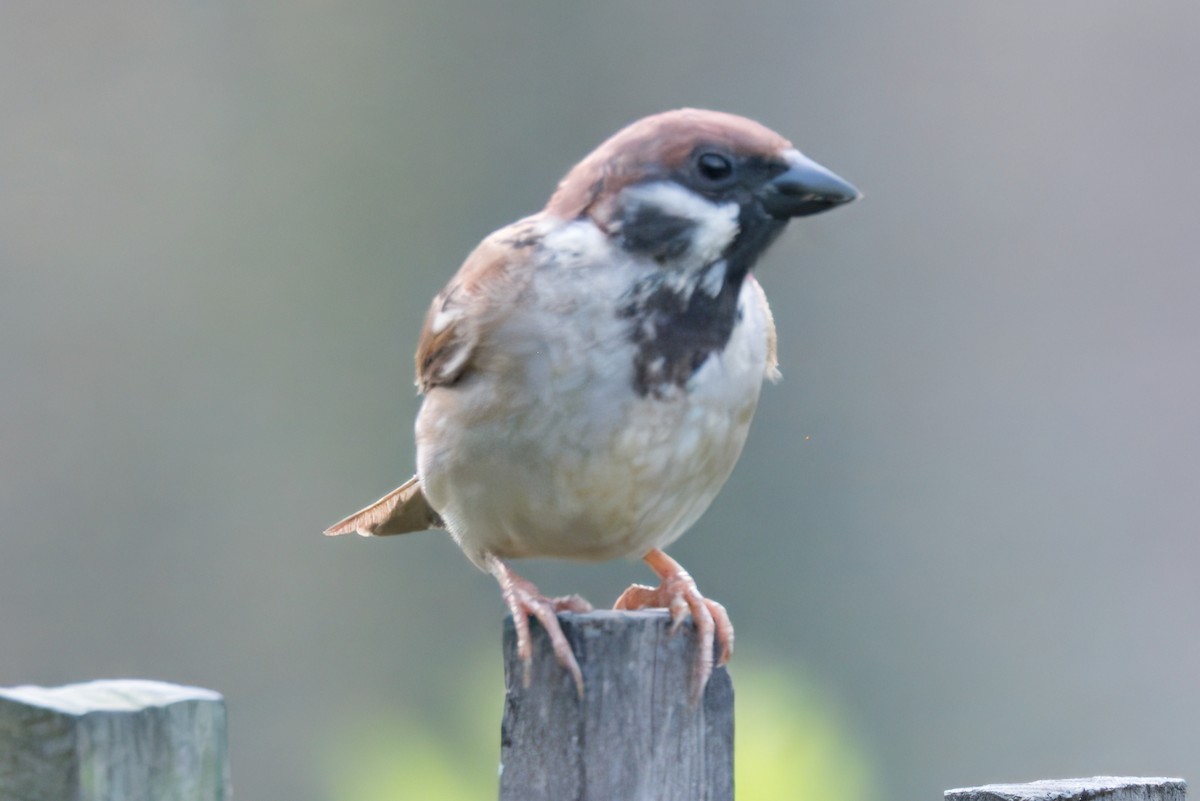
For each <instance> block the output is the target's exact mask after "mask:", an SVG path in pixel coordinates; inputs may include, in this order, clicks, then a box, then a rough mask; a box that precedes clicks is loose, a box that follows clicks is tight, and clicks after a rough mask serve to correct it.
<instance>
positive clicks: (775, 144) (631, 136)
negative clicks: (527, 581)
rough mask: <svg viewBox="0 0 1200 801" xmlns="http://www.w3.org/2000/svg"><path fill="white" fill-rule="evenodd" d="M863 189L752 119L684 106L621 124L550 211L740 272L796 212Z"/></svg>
mask: <svg viewBox="0 0 1200 801" xmlns="http://www.w3.org/2000/svg"><path fill="white" fill-rule="evenodd" d="M859 196H860V195H859V192H858V190H857V189H855V188H854V187H853V186H852V185H851V184H850V183H848V182H847V181H845V180H844V179H842V178H839V177H838V176H837V175H835V174H834V173H832V172H830V171H829V170H827V169H825V168H824V167H822V166H821V165H819V164H817V163H816V162H815V161H813V160H811V159H809V158H808V157H807V156H805V155H803V154H802V153H800V151H799V150H797V149H796V148H795V147H793V146H792V144H791V142H789V141H788V140H787V139H785V138H783V137H782V136H780V135H779V134H777V133H775V132H774V131H772V130H771V129H769V128H767V127H765V126H763V125H761V124H759V123H757V122H754V121H753V120H750V119H747V118H745V117H739V116H737V115H734V114H726V113H722V112H716V111H703V110H699V109H679V110H676V111H668V112H665V113H662V114H655V115H653V116H650V117H646V118H643V119H641V120H638V121H637V122H634V123H633V124H631V125H629V126H628V127H626V128H624V129H622V130H621V131H618V132H617V133H616V134H614V135H613V136H612V137H610V138H609V139H608V140H607V141H605V142H604V143H603V144H601V145H600V146H599V147H598V148H596V149H595V150H594V151H592V153H591V154H589V155H588V156H587V157H586V158H584V159H583V160H582V161H581V162H579V164H577V165H576V166H575V167H574V168H573V169H572V170H571V171H570V172H569V173H567V175H566V177H564V178H563V180H562V181H561V182H560V183H559V186H558V189H557V191H556V192H555V193H554V195H553V196H552V197H551V198H550V202H549V203H548V204H547V206H546V212H547V213H548V214H551V215H554V216H556V217H559V218H562V219H568V220H570V219H577V218H580V217H588V218H590V219H591V220H592V221H593V222H594V223H595V224H596V225H597V226H598V227H600V228H601V229H602V230H604V231H605V232H606V233H608V234H609V236H611V237H613V238H614V239H615V240H616V241H617V242H618V243H619V244H620V245H621V247H623V248H624V249H625V250H627V251H629V252H630V253H632V254H635V255H638V256H642V257H648V258H651V259H653V260H655V261H657V262H659V263H660V264H663V265H671V264H678V265H690V266H692V267H693V268H694V269H697V268H702V267H706V266H707V265H710V264H713V263H715V262H717V261H723V262H724V263H725V264H726V269H727V271H728V272H727V276H730V277H734V278H740V277H741V276H744V275H745V273H746V272H747V271H748V270H749V269H750V268H751V267H752V266H753V265H754V262H755V261H756V260H757V259H758V257H759V256H760V255H761V254H762V252H763V251H764V250H765V249H766V248H767V247H768V246H769V245H770V244H771V242H773V241H774V239H775V237H776V236H778V234H779V233H780V232H781V231H782V230H783V228H784V227H785V226H786V225H787V223H788V221H789V220H791V219H792V218H793V217H805V216H809V215H812V214H818V213H820V212H822V211H827V210H829V209H832V208H835V207H837V206H840V205H842V204H844V203H848V202H850V201H852V200H855V199H856V198H858V197H859Z"/></svg>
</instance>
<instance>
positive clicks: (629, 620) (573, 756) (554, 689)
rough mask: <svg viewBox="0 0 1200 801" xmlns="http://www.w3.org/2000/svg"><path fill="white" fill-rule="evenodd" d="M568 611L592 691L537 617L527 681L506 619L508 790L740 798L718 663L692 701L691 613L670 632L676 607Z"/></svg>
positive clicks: (514, 796)
mask: <svg viewBox="0 0 1200 801" xmlns="http://www.w3.org/2000/svg"><path fill="white" fill-rule="evenodd" d="M559 620H560V622H561V623H562V628H563V633H564V634H566V636H567V639H568V640H569V641H570V643H571V648H572V650H573V651H574V652H575V657H576V659H577V660H578V661H579V667H580V669H581V670H582V671H583V681H584V697H583V699H582V700H580V698H579V696H578V695H577V694H576V692H575V685H574V684H573V683H572V682H571V678H570V676H569V675H568V674H567V673H566V671H564V670H563V669H562V667H560V666H559V664H558V663H557V662H556V661H555V659H554V653H553V652H552V651H551V649H550V643H549V640H548V639H547V637H546V633H545V631H544V630H543V629H542V628H541V627H540V626H538V625H537V623H536V622H534V621H531V623H532V625H533V632H534V635H533V646H534V647H533V650H534V654H533V670H532V674H531V681H530V684H529V687H528V688H526V687H524V686H523V682H522V676H523V672H522V666H521V662H520V660H519V659H517V656H516V637H515V635H514V631H513V625H512V619H511V618H509V619H508V620H507V621H506V623H505V627H504V676H505V686H506V688H507V692H506V695H505V705H504V722H503V724H502V726H501V734H500V801H615V800H616V799H620V801H643V799H655V801H676V800H677V801H732V799H733V685H732V683H731V682H730V680H729V674H728V673H727V672H726V671H725V669H724V668H717V669H716V670H714V671H713V675H712V678H711V679H710V680H709V682H708V687H707V689H706V691H705V693H704V698H703V699H702V700H701V702H700V703H699V704H698V705H696V706H694V707H693V706H692V704H691V703H689V700H688V698H689V687H690V680H691V672H692V664H693V657H694V653H695V651H694V649H695V647H696V646H695V642H696V638H695V633H694V631H693V630H692V628H691V625H690V623H688V624H685V626H684V627H683V628H682V629H680V631H678V632H677V633H676V634H675V635H671V634H669V633H668V630H669V628H670V618H669V617H668V616H667V613H666V612H665V611H657V610H656V611H645V612H612V611H603V612H589V613H588V614H584V615H574V614H565V613H564V614H561V615H559Z"/></svg>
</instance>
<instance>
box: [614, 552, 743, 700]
mask: <svg viewBox="0 0 1200 801" xmlns="http://www.w3.org/2000/svg"><path fill="white" fill-rule="evenodd" d="M642 558H643V560H644V561H645V562H646V564H647V565H649V566H650V569H651V570H653V571H654V572H655V573H657V574H658V577H659V578H660V579H661V583H660V584H659V585H658V586H657V587H647V586H646V585H644V584H634V585H633V586H632V587H630V588H629V589H627V590H625V592H623V593H621V597H620V598H618V599H617V602H616V603H615V604H613V609H651V608H665V609H667V610H669V611H670V613H671V631H672V632H674V631H677V630H678V629H679V626H680V625H681V624H682V623H683V621H684V619H685V618H686V617H687V615H688V614H689V613H691V616H692V620H693V621H695V624H696V638H697V640H698V649H697V650H698V653H697V655H696V665H695V667H694V668H693V670H692V687H693V689H692V700H693V701H698V700H699V698H700V696H701V695H703V694H704V687H705V685H706V684H708V677H709V676H710V675H712V669H713V655H712V653H713V642H714V640H715V641H716V642H717V643H718V644H719V645H720V646H721V653H720V656H719V658H718V659H719V661H718V664H721V665H724V664H725V663H726V662H728V661H729V658H730V657H731V656H733V624H732V623H730V622H729V614H728V613H727V612H726V611H725V607H723V606H721V604H719V603H717V602H716V601H712V600H709V599H708V598H705V597H704V596H703V595H701V594H700V590H699V589H697V587H696V581H695V580H694V579H693V578H692V577H691V576H690V575H689V574H688V572H687V571H686V570H684V569H683V566H682V565H680V564H679V563H678V562H676V561H675V560H674V559H672V558H671V557H669V556H667V555H666V554H665V553H663V552H662V551H660V550H659V549H657V548H655V549H653V550H651V551H650V552H649V553H647V554H646V555H645V556H644V557H642Z"/></svg>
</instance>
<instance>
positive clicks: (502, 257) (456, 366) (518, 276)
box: [416, 217, 541, 392]
mask: <svg viewBox="0 0 1200 801" xmlns="http://www.w3.org/2000/svg"><path fill="white" fill-rule="evenodd" d="M537 224H538V218H537V217H529V218H527V219H524V220H521V221H520V222H516V223H513V224H512V225H509V226H507V227H505V228H501V229H500V230H499V231H496V232H495V233H494V234H492V235H491V236H489V237H488V238H487V239H485V240H483V242H481V243H480V245H479V247H477V248H475V251H474V252H473V253H471V255H470V256H468V257H467V260H466V261H465V262H463V266H462V267H460V268H459V270H458V273H457V274H456V275H455V276H454V278H453V279H451V281H450V283H449V284H447V285H446V288H445V289H443V290H442V291H441V292H439V293H438V295H437V297H435V298H434V299H433V304H432V305H431V306H430V307H429V312H428V313H427V314H426V315H425V325H424V327H423V328H422V329H421V339H420V342H419V343H418V345H417V356H416V362H417V387H418V388H419V389H420V390H421V392H428V391H429V390H431V389H433V388H434V387H439V386H448V385H451V384H454V383H455V382H457V381H458V380H460V379H461V378H462V377H463V376H464V375H465V374H466V373H468V372H469V371H470V369H471V367H472V363H473V359H474V358H475V356H476V352H477V349H478V348H479V346H480V344H481V342H482V341H483V340H484V339H485V338H486V336H487V332H488V331H489V330H490V329H491V327H492V326H493V325H495V323H496V322H497V321H498V320H499V319H501V318H503V317H504V316H507V315H508V314H510V313H511V312H512V311H513V304H514V302H515V301H516V299H517V296H518V295H519V294H520V292H521V290H522V289H523V288H524V287H525V285H526V283H527V281H528V278H529V275H530V273H529V270H528V269H527V266H528V264H529V259H530V254H531V251H532V250H533V248H534V247H535V246H536V245H537V244H538V243H539V242H540V241H541V236H540V234H539V233H538V232H537V227H538V225H537Z"/></svg>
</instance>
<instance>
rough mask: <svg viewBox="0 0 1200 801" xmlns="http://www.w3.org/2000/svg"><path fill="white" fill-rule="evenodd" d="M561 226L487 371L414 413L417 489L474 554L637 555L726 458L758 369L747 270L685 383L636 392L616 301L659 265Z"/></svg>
mask: <svg viewBox="0 0 1200 801" xmlns="http://www.w3.org/2000/svg"><path fill="white" fill-rule="evenodd" d="M556 235H557V236H558V237H559V240H558V241H557V242H554V243H553V244H555V246H556V249H557V250H558V252H559V253H560V254H562V256H561V258H558V259H555V260H553V261H552V262H548V263H546V264H544V265H543V266H541V267H540V268H538V271H537V273H536V274H535V275H534V277H533V280H532V283H531V286H530V290H529V292H528V293H527V297H523V298H522V307H521V309H520V310H519V311H518V312H517V313H514V314H513V315H511V316H510V317H509V318H508V320H507V321H506V322H505V323H503V325H501V326H500V327H499V328H498V329H497V330H496V331H495V332H494V333H493V336H492V342H491V343H490V344H489V346H488V348H487V350H486V352H485V353H483V354H482V355H481V357H480V358H481V374H480V375H477V376H474V377H472V378H470V379H468V380H466V381H464V382H461V383H459V384H456V385H454V386H452V387H446V388H435V389H434V390H432V391H431V392H430V393H429V395H428V397H427V398H426V400H425V404H424V405H423V407H422V410H421V414H420V415H419V417H418V420H417V440H418V472H419V474H420V476H421V480H422V483H423V485H424V488H425V494H426V496H427V497H428V499H429V500H430V502H431V503H432V505H433V506H434V508H436V509H437V510H438V511H439V513H440V514H441V515H442V517H443V519H444V520H445V521H446V524H447V527H448V528H449V529H450V531H451V533H452V534H453V535H454V537H455V539H456V540H457V541H458V543H459V544H460V545H461V546H462V548H463V550H464V551H465V552H466V553H467V555H468V556H470V557H471V559H472V560H474V561H475V562H476V563H477V564H479V563H480V562H481V560H482V556H483V553H484V552H491V553H494V554H496V555H497V556H500V557H531V556H547V557H563V558H572V559H585V560H602V559H610V558H614V557H617V556H641V555H642V554H644V553H645V552H646V551H647V550H649V549H650V548H654V547H662V546H665V545H666V544H668V543H670V542H672V541H673V540H675V539H676V538H677V537H678V536H679V535H681V534H682V533H683V532H684V531H685V530H686V529H687V528H688V527H689V526H691V525H692V524H693V523H694V522H695V521H696V519H697V518H699V517H700V515H701V514H702V513H703V512H704V510H705V509H706V508H707V507H708V505H709V504H710V503H711V502H712V500H713V498H714V497H715V496H716V494H717V492H718V490H719V489H720V488H721V486H722V485H723V484H724V483H725V480H726V479H727V478H728V476H729V473H730V471H732V469H733V466H734V464H735V463H736V461H737V458H738V456H739V454H740V453H741V449H742V445H743V444H744V443H745V439H746V434H747V431H748V429H749V425H750V420H751V417H752V416H753V414H754V409H755V406H756V405H757V403H758V397H759V392H760V390H761V386H762V381H763V377H764V373H765V371H766V369H767V360H768V329H769V326H770V320H769V311H768V310H767V308H766V304H765V300H764V299H763V297H762V294H761V291H759V290H758V289H757V287H756V286H755V285H753V283H752V282H753V279H749V278H748V279H747V281H746V283H745V284H744V285H743V286H742V289H741V293H740V295H739V298H738V303H739V311H740V314H739V320H738V322H737V324H736V326H735V327H734V330H733V333H732V335H731V338H730V339H729V342H728V343H727V346H726V347H725V349H724V351H722V352H717V353H713V354H712V355H710V356H709V358H708V359H707V360H706V361H705V362H704V364H703V365H702V366H701V367H700V369H699V370H698V371H697V372H696V373H695V374H694V375H693V376H692V377H691V379H690V380H689V381H688V383H687V385H686V386H685V387H674V386H672V387H670V388H669V391H667V392H665V393H663V394H662V396H657V395H656V396H646V397H639V396H638V395H637V394H636V393H635V392H634V389H633V364H634V357H635V347H634V345H633V343H632V341H631V339H630V334H629V325H630V321H629V320H628V319H622V318H620V317H618V315H617V314H616V309H617V308H618V307H619V305H620V304H619V302H618V300H619V299H620V298H621V297H622V296H623V295H624V293H626V292H627V291H628V289H629V287H630V286H632V285H633V283H634V282H635V281H636V280H637V279H638V278H640V277H643V276H644V275H645V274H646V273H647V272H648V271H649V270H652V269H653V266H652V265H641V264H638V263H635V262H633V261H631V260H629V259H628V258H626V257H624V256H623V255H622V254H620V252H611V253H606V254H605V256H604V258H597V252H596V249H597V248H609V247H610V246H609V245H608V243H607V240H606V239H605V238H604V236H603V235H602V234H600V232H599V231H597V230H596V229H595V228H594V227H593V226H591V225H590V224H587V223H572V224H570V225H566V226H563V227H562V230H561V231H560V232H559V233H558V234H556ZM548 244H551V243H548ZM572 254H574V257H573V256H572ZM597 265H602V266H597Z"/></svg>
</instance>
